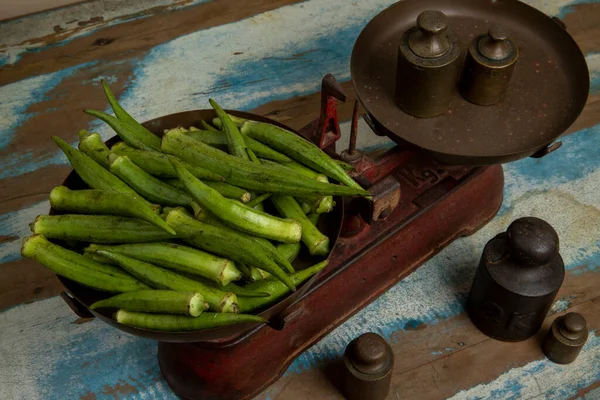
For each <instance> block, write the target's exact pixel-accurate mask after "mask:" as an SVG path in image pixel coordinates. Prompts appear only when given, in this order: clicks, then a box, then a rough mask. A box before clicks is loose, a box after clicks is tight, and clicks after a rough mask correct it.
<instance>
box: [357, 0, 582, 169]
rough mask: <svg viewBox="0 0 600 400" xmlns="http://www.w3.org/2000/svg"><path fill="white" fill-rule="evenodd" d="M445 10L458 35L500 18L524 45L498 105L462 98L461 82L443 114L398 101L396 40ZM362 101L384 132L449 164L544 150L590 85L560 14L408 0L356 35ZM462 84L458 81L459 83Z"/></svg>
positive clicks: (494, 4) (496, 2) (463, 1)
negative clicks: (413, 110)
mask: <svg viewBox="0 0 600 400" xmlns="http://www.w3.org/2000/svg"><path fill="white" fill-rule="evenodd" d="M425 10H439V11H442V12H443V13H444V14H446V15H447V16H448V20H449V23H448V26H449V29H452V30H453V31H454V32H455V33H456V34H457V35H458V37H459V40H460V44H461V59H462V60H464V59H465V56H466V51H467V47H468V45H469V43H470V42H471V40H472V39H473V38H474V37H475V36H476V35H479V34H482V33H485V32H487V30H488V29H489V27H490V26H491V25H492V24H494V23H498V24H500V25H502V26H503V27H504V28H505V29H506V30H507V31H508V32H509V34H510V37H511V39H512V40H513V41H514V42H515V43H516V44H517V45H518V47H519V60H518V61H517V66H516V69H515V71H514V75H513V77H512V80H511V82H510V86H509V88H508V92H507V94H506V96H505V98H504V99H503V100H502V101H501V102H500V103H499V104H496V105H494V106H489V107H484V106H477V105H474V104H472V103H469V102H468V101H466V100H464V99H463V98H462V97H461V95H460V93H459V92H458V89H456V90H455V93H454V97H453V102H452V105H451V107H450V109H449V110H448V112H446V113H445V114H442V115H440V116H438V117H434V118H423V119H420V118H415V117H412V116H410V115H408V114H406V113H404V112H403V111H402V110H400V108H398V107H397V106H396V105H395V103H394V87H395V80H396V77H395V74H396V62H397V52H398V42H399V39H400V37H401V36H402V34H403V33H404V31H406V30H407V29H409V28H410V27H412V26H414V25H415V21H416V18H417V16H418V15H419V13H421V12H422V11H425ZM351 73H352V81H353V83H354V87H355V89H356V93H357V96H358V98H359V99H360V101H361V103H362V104H363V106H364V107H365V109H366V110H367V112H368V113H369V115H370V117H371V119H372V120H373V122H374V123H375V125H376V126H377V129H380V130H381V131H382V132H383V133H384V134H386V135H387V136H389V137H390V138H391V139H392V140H394V141H396V142H397V143H399V144H402V145H409V146H413V147H417V148H419V149H422V150H423V151H424V152H425V153H426V155H427V156H429V157H432V158H434V159H436V160H438V161H441V162H444V163H448V164H462V165H484V164H497V163H505V162H510V161H515V160H518V159H521V158H524V157H528V156H531V155H534V154H536V153H538V152H539V151H543V150H544V149H545V148H546V147H547V146H548V145H550V144H551V143H552V142H553V141H554V140H555V139H557V138H558V137H559V136H560V135H562V134H563V133H564V132H565V131H566V130H567V129H568V128H569V126H571V124H572V123H573V122H574V121H575V120H576V119H577V117H578V116H579V114H580V113H581V111H582V110H583V107H584V105H585V103H586V100H587V96H588V92H589V85H590V82H589V73H588V68H587V64H586V62H585V57H584V55H583V54H582V53H581V50H580V49H579V47H578V46H577V44H576V43H575V41H574V40H573V38H572V37H571V36H570V35H569V34H568V33H567V32H566V30H565V26H564V25H562V23H561V22H560V21H559V20H556V19H553V18H550V17H548V16H546V15H544V14H543V13H541V12H540V11H538V10H536V9H534V8H533V7H530V6H528V5H526V4H524V3H521V2H519V1H515V0H491V1H484V0H453V1H448V0H405V1H401V2H398V3H396V4H394V5H392V6H391V7H389V8H387V9H386V10H384V11H383V12H381V13H380V14H379V15H377V16H376V17H375V18H374V19H373V20H372V21H371V22H369V24H368V25H367V26H366V27H365V29H364V30H363V31H362V32H361V34H360V36H359V37H358V39H357V41H356V44H355V46H354V49H353V52H352V59H351ZM457 85H458V82H457Z"/></svg>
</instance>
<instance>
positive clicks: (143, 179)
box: [109, 154, 196, 206]
mask: <svg viewBox="0 0 600 400" xmlns="http://www.w3.org/2000/svg"><path fill="white" fill-rule="evenodd" d="M109 162H110V171H111V172H112V173H114V174H115V175H117V176H118V177H119V178H121V179H123V180H124V181H125V182H127V183H128V184H129V185H130V186H131V187H132V188H134V189H135V191H136V192H138V193H139V194H140V195H141V196H142V197H144V198H145V199H146V200H149V201H152V202H154V203H158V204H163V205H168V206H188V205H189V204H190V203H191V201H192V197H191V196H190V195H189V194H188V193H185V192H183V191H181V190H179V189H176V188H174V187H173V186H171V185H169V184H167V183H165V182H163V181H161V180H160V179H158V178H155V177H153V176H152V175H150V174H149V173H147V172H146V171H144V170H143V169H141V168H140V167H138V166H137V165H136V164H135V163H134V162H133V161H131V160H130V159H129V157H127V156H118V155H116V154H111V155H110V157H109ZM194 179H196V178H194Z"/></svg>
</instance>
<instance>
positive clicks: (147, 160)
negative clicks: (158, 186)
mask: <svg viewBox="0 0 600 400" xmlns="http://www.w3.org/2000/svg"><path fill="white" fill-rule="evenodd" d="M111 150H112V152H114V153H115V154H118V155H120V156H127V157H129V159H130V160H131V161H133V162H134V163H135V164H136V165H137V166H138V167H140V168H141V169H143V170H144V171H146V172H147V173H149V174H150V175H154V176H156V177H159V178H176V177H177V172H176V171H175V168H173V165H172V164H171V160H179V159H178V158H177V157H175V156H171V155H168V154H162V153H158V152H156V151H145V150H137V149H134V148H133V147H129V146H128V145H127V144H126V143H125V142H119V143H117V144H115V145H114V146H112V148H111ZM179 161H180V162H181V163H182V164H183V165H185V167H186V168H187V169H188V170H189V171H190V172H191V173H192V175H194V176H195V177H196V178H198V179H202V180H207V181H217V182H222V181H223V180H224V178H223V177H222V176H220V175H218V174H215V173H214V172H211V171H209V170H207V169H204V168H201V167H197V166H195V165H191V164H188V163H186V162H185V161H183V160H179Z"/></svg>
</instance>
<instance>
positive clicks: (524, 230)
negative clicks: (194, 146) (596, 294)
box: [466, 217, 565, 342]
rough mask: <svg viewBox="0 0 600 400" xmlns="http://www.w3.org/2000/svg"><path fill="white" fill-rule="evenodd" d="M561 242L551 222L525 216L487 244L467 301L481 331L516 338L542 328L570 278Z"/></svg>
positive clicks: (502, 338) (531, 333)
mask: <svg viewBox="0 0 600 400" xmlns="http://www.w3.org/2000/svg"><path fill="white" fill-rule="evenodd" d="M558 242H559V240H558V235H557V233H556V231H555V230H554V228H552V226H550V224H548V223H547V222H545V221H543V220H541V219H539V218H534V217H523V218H519V219H517V220H515V221H514V222H512V223H511V224H510V226H509V227H508V229H507V230H506V232H504V233H500V234H499V235H497V236H496V237H494V238H493V239H491V240H490V241H489V242H488V243H487V244H486V246H485V248H484V249H483V254H482V256H481V261H480V263H479V268H478V269H477V272H476V275H475V279H474V281H473V285H472V287H471V292H470V294H469V298H468V300H467V307H466V308H467V312H468V314H469V317H470V318H471V321H472V322H473V324H475V326H477V328H478V329H479V330H480V331H481V332H483V333H485V334H486V335H488V336H490V337H492V338H494V339H497V340H503V341H507V342H517V341H521V340H525V339H527V338H529V337H531V336H533V335H535V334H536V333H537V332H538V331H539V330H540V328H541V327H542V323H543V322H544V318H545V317H546V315H547V314H548V310H549V309H550V307H551V306H552V303H553V302H554V298H555V297H556V294H557V293H558V290H559V289H560V286H561V285H562V283H563V280H564V278H565V267H564V263H563V260H562V257H561V256H560V254H559V252H558Z"/></svg>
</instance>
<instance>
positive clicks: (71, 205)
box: [50, 186, 175, 235]
mask: <svg viewBox="0 0 600 400" xmlns="http://www.w3.org/2000/svg"><path fill="white" fill-rule="evenodd" d="M50 206H52V208H53V209H55V210H57V211H61V212H70V213H77V214H103V215H121V216H124V217H137V218H140V219H143V220H144V221H147V222H150V223H151V224H153V225H155V226H157V227H159V228H161V229H163V230H165V231H167V232H169V233H170V234H172V235H175V231H174V230H173V228H171V227H170V226H169V225H167V223H166V222H165V221H164V220H163V219H162V218H160V217H159V216H158V215H157V214H156V213H155V212H154V211H153V210H152V208H150V206H149V205H148V204H147V203H146V201H145V200H144V199H142V198H141V197H138V196H137V195H135V196H134V195H131V194H129V193H119V192H110V191H107V190H100V189H89V190H71V189H69V188H67V187H65V186H57V187H55V188H54V189H52V191H51V192H50Z"/></svg>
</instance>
